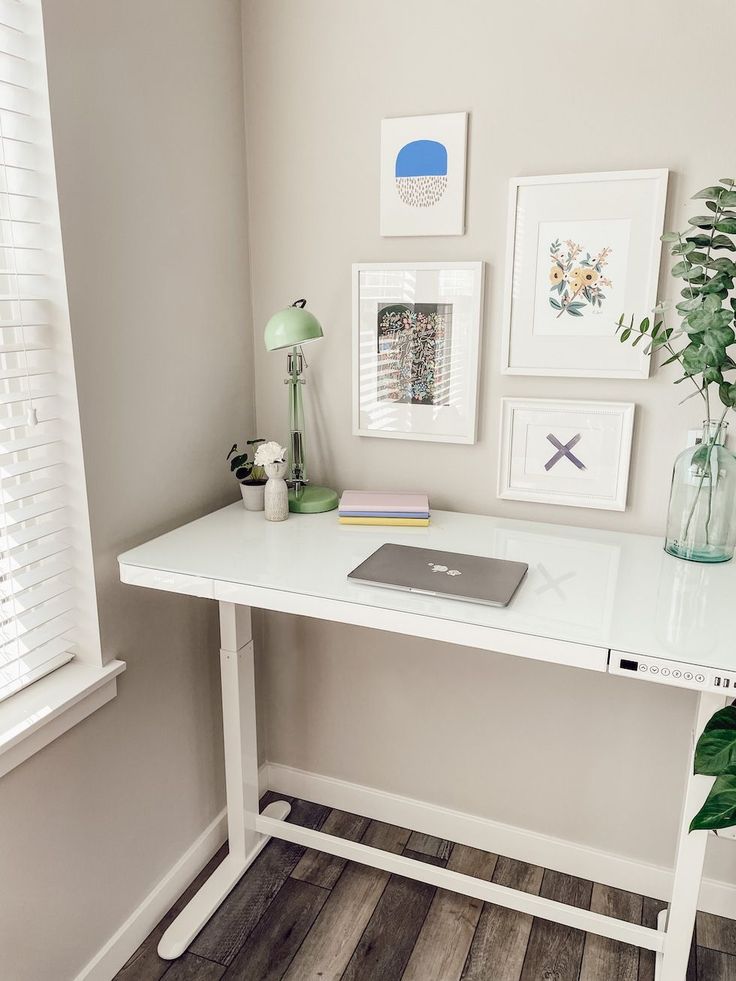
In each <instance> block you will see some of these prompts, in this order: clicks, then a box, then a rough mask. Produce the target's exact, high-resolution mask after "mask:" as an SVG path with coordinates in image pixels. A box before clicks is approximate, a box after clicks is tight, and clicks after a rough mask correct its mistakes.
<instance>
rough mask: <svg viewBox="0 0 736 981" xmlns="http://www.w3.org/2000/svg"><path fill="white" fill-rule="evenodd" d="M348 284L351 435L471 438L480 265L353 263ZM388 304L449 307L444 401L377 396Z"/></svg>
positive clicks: (471, 440)
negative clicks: (380, 335) (379, 336)
mask: <svg viewBox="0 0 736 981" xmlns="http://www.w3.org/2000/svg"><path fill="white" fill-rule="evenodd" d="M353 277H354V279H353V289H354V297H353V303H354V318H355V321H356V323H355V325H354V344H355V349H354V353H355V357H354V361H355V364H354V372H355V377H354V385H355V386H356V388H355V393H354V396H355V397H354V428H353V432H354V433H355V434H356V435H363V436H386V437H394V438H401V439H419V440H422V439H424V440H438V441H442V442H458V443H474V442H475V430H476V403H477V388H478V370H479V345H480V315H481V308H482V298H483V263H482V262H470V263H426V264H420V263H417V264H415V265H413V266H405V265H404V264H395V265H394V264H388V265H381V264H357V265H355V266H354V267H353ZM386 303H405V304H415V303H423V304H424V303H437V304H451V305H452V331H451V336H450V351H449V386H448V389H447V401H448V404H446V405H418V404H412V403H408V402H387V401H384V400H382V399H381V398H380V397H379V358H378V353H377V344H376V323H377V312H378V308H379V306H382V305H383V304H386Z"/></svg>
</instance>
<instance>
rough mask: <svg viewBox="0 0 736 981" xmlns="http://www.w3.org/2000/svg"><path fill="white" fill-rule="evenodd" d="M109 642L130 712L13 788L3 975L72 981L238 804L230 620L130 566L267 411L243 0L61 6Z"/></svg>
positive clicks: (74, 738) (26, 767) (57, 92)
mask: <svg viewBox="0 0 736 981" xmlns="http://www.w3.org/2000/svg"><path fill="white" fill-rule="evenodd" d="M45 7H46V10H45V14H46V33H47V46H48V60H49V77H50V88H51V97H52V116H53V123H54V132H55V141H56V158H57V170H58V179H59V192H60V202H61V215H62V224H63V233H64V244H65V252H66V265H67V274H68V281H69V294H70V306H71V316H72V325H73V332H74V348H75V355H76V361H77V377H78V385H79V396H80V403H81V416H82V428H83V436H84V448H85V454H86V464H87V478H88V485H89V500H90V508H91V518H92V538H93V545H94V556H95V567H96V574H97V588H98V595H99V604H100V624H101V630H102V643H103V649H104V652H105V655H106V656H109V657H120V658H123V659H124V660H125V661H127V664H128V670H127V672H126V674H124V675H123V676H122V677H121V678H120V680H119V695H118V697H117V699H115V700H114V701H113V702H111V703H110V704H109V705H107V706H105V707H104V708H102V709H101V710H100V711H99V712H97V713H95V714H94V715H92V716H91V717H90V718H89V719H87V720H86V721H85V722H83V723H82V724H80V725H78V726H77V727H75V728H74V729H72V730H71V731H70V732H69V733H67V734H66V735H65V736H63V737H61V738H60V739H58V740H57V741H56V742H54V743H52V744H51V745H50V746H49V747H48V748H47V749H45V750H43V751H42V752H41V753H39V754H38V755H36V756H35V757H33V758H32V759H31V760H29V761H28V762H26V763H24V764H23V765H21V766H20V767H19V768H18V769H16V770H14V771H12V772H11V773H10V774H9V775H8V776H6V777H5V778H3V780H2V782H1V785H0V815H1V818H0V822H1V827H2V833H1V834H0V882H1V883H2V894H3V903H2V909H3V912H2V916H0V951H2V955H1V960H2V968H0V974H2V976H3V978H6V979H8V981H11V979H12V981H70V979H72V978H73V977H75V976H76V974H77V973H78V971H79V970H80V969H81V968H82V967H83V966H84V964H85V963H86V962H87V961H88V960H89V958H91V957H92V956H93V955H94V954H95V953H96V952H97V951H98V950H99V948H100V947H101V946H102V945H103V944H104V943H105V941H106V940H107V939H108V938H109V937H110V936H111V935H112V934H113V933H114V931H115V930H117V929H118V927H120V925H121V924H122V923H123V921H124V920H125V919H126V917H127V916H128V915H129V914H130V913H131V912H132V911H133V909H134V908H135V907H137V906H138V904H139V903H140V902H141V901H142V900H143V898H144V897H145V896H146V895H147V894H148V893H149V892H150V890H151V889H152V888H153V887H154V885H155V884H156V883H157V882H158V881H159V880H160V878H161V877H162V876H163V875H164V874H165V873H166V872H167V871H168V870H169V869H170V867H171V866H172V864H173V863H174V862H175V861H176V860H177V859H178V858H179V857H180V856H181V855H182V853H183V852H184V851H185V850H186V849H187V848H188V847H189V846H190V845H191V844H192V842H193V841H194V839H195V838H196V837H197V836H198V835H199V834H200V833H201V831H202V830H203V829H204V828H205V827H206V825H207V824H208V823H209V822H210V821H211V820H212V818H213V817H214V816H215V814H216V813H217V812H218V811H219V809H220V808H221V807H222V806H223V803H224V790H223V779H222V775H221V749H220V745H221V735H220V725H221V723H220V718H219V683H218V673H217V648H218V640H217V629H216V610H215V608H214V606H213V605H212V604H208V603H207V602H206V601H204V600H194V599H189V598H185V597H176V596H172V595H167V594H165V593H150V592H148V591H147V590H137V589H132V588H130V587H123V586H121V585H120V584H119V582H118V578H117V568H116V562H115V557H116V555H117V554H118V553H119V552H120V551H122V550H123V549H125V548H127V547H129V546H130V545H132V544H134V543H136V542H139V541H142V540H144V539H146V538H149V537H151V536H153V535H155V534H156V533H159V532H161V531H163V530H165V529H167V528H169V527H173V526H174V525H177V524H180V523H181V522H183V521H185V520H188V519H190V518H192V517H194V516H196V515H199V514H202V513H204V512H206V511H208V510H211V509H213V508H215V507H217V506H219V505H221V504H224V503H226V502H227V501H229V500H232V499H233V498H234V496H235V494H234V492H235V488H234V487H233V485H232V484H231V483H230V481H229V480H228V475H227V473H226V471H225V467H224V456H225V453H226V451H227V448H228V447H229V445H230V443H231V442H232V441H233V439H235V438H236V437H239V436H240V435H241V434H242V433H244V432H247V431H248V429H249V427H250V422H251V420H252V411H253V407H252V404H251V403H252V394H251V386H250V383H249V378H250V372H251V371H252V368H251V349H252V345H251V340H250V319H249V296H248V289H247V264H248V256H247V238H246V229H247V215H246V200H245V170H244V145H243V142H244V141H243V122H242V120H243V115H242V113H243V105H242V102H243V98H242V68H241V65H242V62H241V46H240V12H239V5H238V2H237V0H156V2H150V0H126V2H125V3H118V2H116V0H49V2H47V3H46V4H45Z"/></svg>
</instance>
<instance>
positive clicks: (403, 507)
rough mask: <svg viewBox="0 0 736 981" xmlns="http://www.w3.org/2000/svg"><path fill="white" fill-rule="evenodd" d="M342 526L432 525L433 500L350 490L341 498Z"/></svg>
mask: <svg viewBox="0 0 736 981" xmlns="http://www.w3.org/2000/svg"><path fill="white" fill-rule="evenodd" d="M338 514H339V516H340V524H341V525H404V526H409V527H411V526H414V527H426V526H427V525H428V524H429V498H428V497H427V495H426V494H384V493H379V492H377V491H352V490H347V491H345V492H344V493H343V495H342V497H341V498H340V506H339V510H338Z"/></svg>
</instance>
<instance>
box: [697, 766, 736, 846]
mask: <svg viewBox="0 0 736 981" xmlns="http://www.w3.org/2000/svg"><path fill="white" fill-rule="evenodd" d="M734 824H736V768H732V769H730V770H728V771H726V772H725V773H722V774H721V775H720V776H719V777H718V778H717V779H716V782H715V783H714V784H713V786H712V788H711V791H710V793H709V794H708V796H707V798H706V800H705V803H704V804H703V806H702V807H701V808H700V810H699V811H698V813H697V814H696V815H695V817H694V818H693V819H692V821H691V822H690V830H691V831H718V830H719V829H721V828H731V827H733V825H734Z"/></svg>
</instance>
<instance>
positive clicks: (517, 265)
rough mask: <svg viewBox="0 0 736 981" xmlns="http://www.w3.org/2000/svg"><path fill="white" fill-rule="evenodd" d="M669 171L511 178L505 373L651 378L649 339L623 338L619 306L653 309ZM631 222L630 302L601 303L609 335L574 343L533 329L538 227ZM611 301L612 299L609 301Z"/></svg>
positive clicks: (626, 296)
mask: <svg viewBox="0 0 736 981" xmlns="http://www.w3.org/2000/svg"><path fill="white" fill-rule="evenodd" d="M666 181H667V171H659V170H654V171H643V172H642V171H636V172H622V173H620V174H617V173H611V174H602V175H595V174H590V175H567V176H561V177H556V178H555V177H540V178H520V179H519V180H518V181H512V186H511V196H510V207H509V232H508V245H507V263H508V266H507V287H506V288H507V295H506V307H505V325H504V330H505V335H504V367H503V371H504V373H506V374H529V375H555V376H558V377H575V376H582V377H608V378H646V377H648V375H649V357H648V356H647V355H645V354H644V347H645V346H644V345H639V346H638V347H637V348H632V347H631V345H623V344H621V342H620V340H619V338H618V336H617V335H616V333H615V324H616V321H617V320H618V318H619V316H620V315H621V313H624V312H628V311H631V312H634V311H638V312H640V313H641V315H642V316H644V315H645V314H647V313H649V312H650V311H651V310H652V309H653V307H654V306H655V304H656V301H657V279H658V275H659V262H660V257H661V243H660V241H659V236H660V235H661V233H662V228H663V221H664V199H665V194H666ZM621 219H625V220H629V221H630V222H631V230H630V239H629V250H628V257H627V261H626V274H625V291H624V292H623V295H622V296H621V297H617V302H619V300H620V301H622V302H623V303H624V307H623V308H622V309H619V308H616V309H615V311H614V310H613V309H612V310H610V311H609V310H607V309H606V308H604V309H603V314H602V316H610V320H609V324H610V328H611V330H610V336H609V337H608V338H606V337H600V338H597V337H585V336H576V337H575V338H574V342H572V341H571V342H567V343H566V342H565V341H564V340H560V339H559V338H556V337H545V336H543V335H541V334H539V333H534V329H533V325H534V311H535V307H536V303H537V296H536V294H537V290H536V286H537V270H536V264H537V255H538V243H539V236H538V231H537V230H538V227H539V225H540V224H541V223H548V222H559V223H566V222H585V221H591V220H592V221H595V222H599V221H602V222H606V221H615V220H621ZM607 306H608V304H606V307H607Z"/></svg>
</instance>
